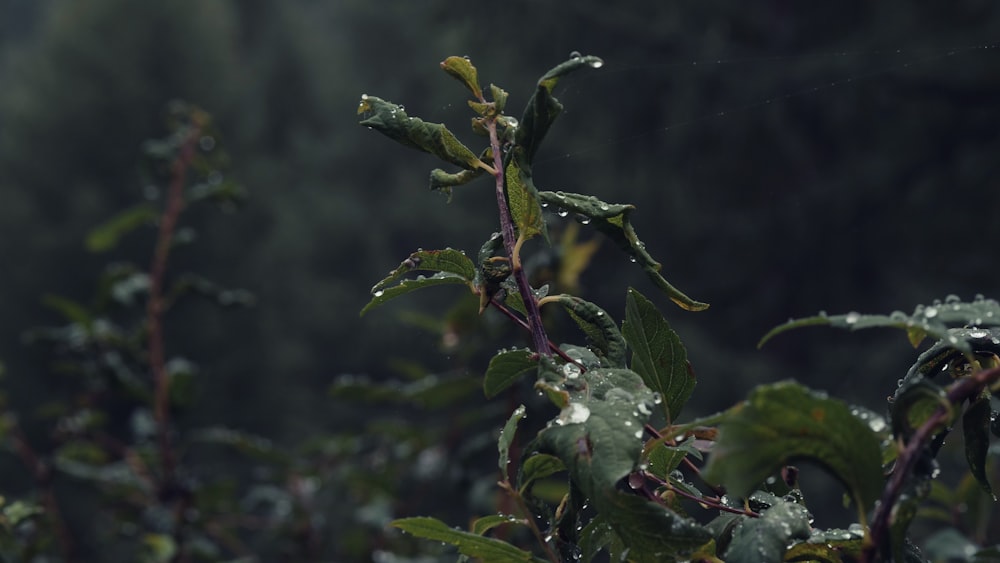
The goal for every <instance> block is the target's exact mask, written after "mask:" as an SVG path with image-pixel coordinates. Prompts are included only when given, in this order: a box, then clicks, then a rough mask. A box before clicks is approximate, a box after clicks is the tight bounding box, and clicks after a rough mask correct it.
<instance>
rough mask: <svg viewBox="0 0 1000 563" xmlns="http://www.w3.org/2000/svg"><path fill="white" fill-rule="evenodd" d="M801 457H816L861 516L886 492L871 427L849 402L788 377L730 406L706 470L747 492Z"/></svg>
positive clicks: (710, 478)
mask: <svg viewBox="0 0 1000 563" xmlns="http://www.w3.org/2000/svg"><path fill="white" fill-rule="evenodd" d="M800 459H807V460H812V461H815V462H817V463H818V464H820V465H821V466H822V467H824V468H826V469H827V470H828V471H830V473H832V474H833V476H834V477H836V478H837V479H838V480H840V481H841V482H842V483H843V484H844V486H845V487H846V488H847V490H848V491H849V492H850V493H851V496H852V497H853V498H854V501H855V503H856V504H857V506H858V511H859V514H860V515H861V518H862V519H863V518H864V514H865V513H866V512H867V510H868V509H870V508H871V507H872V505H873V503H874V502H875V500H876V499H877V498H878V496H879V494H880V492H881V489H882V464H881V454H880V452H879V445H878V442H877V441H876V439H875V437H874V435H873V433H872V431H871V429H870V428H868V426H867V425H866V424H864V423H863V422H861V421H860V420H858V419H857V418H856V417H855V416H854V415H852V414H851V411H850V408H849V407H848V406H847V405H845V404H844V403H842V402H840V401H837V400H835V399H830V398H827V397H826V396H825V395H822V394H817V393H814V392H812V391H809V390H808V389H806V388H805V387H803V386H801V385H799V384H798V383H794V382H788V381H786V382H781V383H776V384H773V385H765V386H761V387H758V388H757V389H755V390H754V391H753V393H752V394H751V395H750V397H749V399H748V400H747V401H746V402H745V403H742V404H740V405H737V406H736V407H733V408H732V409H730V410H729V411H728V414H727V416H726V417H725V419H723V421H722V422H721V424H720V428H719V439H718V441H717V442H716V444H715V448H714V450H713V452H712V454H711V455H710V457H709V462H708V466H707V467H706V469H705V473H704V475H705V478H706V479H707V480H708V481H709V482H719V483H722V484H724V485H725V486H726V487H727V489H728V490H729V492H730V493H731V494H734V495H736V496H746V495H747V494H749V493H750V492H751V491H753V490H754V488H756V487H757V486H758V485H759V484H760V483H761V482H763V481H764V479H766V478H767V476H768V475H770V474H771V473H773V472H774V471H776V470H777V469H779V468H780V467H782V466H784V465H788V464H789V463H791V462H793V461H795V460H800Z"/></svg>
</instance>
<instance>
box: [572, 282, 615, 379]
mask: <svg viewBox="0 0 1000 563" xmlns="http://www.w3.org/2000/svg"><path fill="white" fill-rule="evenodd" d="M559 304H560V305H562V306H563V307H565V308H566V311H567V312H568V313H569V315H570V317H572V318H573V320H574V321H576V324H577V325H579V326H580V328H581V329H582V330H583V332H584V334H586V335H587V343H588V344H589V345H590V346H592V347H593V348H594V350H595V351H596V352H598V353H599V354H600V355H602V356H604V357H605V358H607V359H608V362H609V363H610V364H611V367H616V368H623V367H625V338H624V337H623V336H622V333H621V331H620V330H618V326H617V325H616V324H615V321H614V319H612V318H611V315H609V314H607V313H606V312H605V311H604V309H601V308H600V307H598V306H597V305H595V304H593V303H591V302H590V301H584V300H583V299H580V298H579V297H576V296H574V295H560V296H559Z"/></svg>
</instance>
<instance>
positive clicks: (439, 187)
mask: <svg viewBox="0 0 1000 563" xmlns="http://www.w3.org/2000/svg"><path fill="white" fill-rule="evenodd" d="M484 173H485V170H483V169H482V168H476V169H475V170H461V171H459V172H455V173H449V172H445V171H444V170H441V169H440V168H435V169H434V170H431V181H430V187H431V189H432V190H435V191H439V192H442V193H444V194H445V195H447V196H448V197H449V200H450V198H451V189H452V188H455V187H458V186H464V185H465V184H468V183H469V182H471V181H473V180H475V179H476V178H478V177H480V176H482V175H483V174H484Z"/></svg>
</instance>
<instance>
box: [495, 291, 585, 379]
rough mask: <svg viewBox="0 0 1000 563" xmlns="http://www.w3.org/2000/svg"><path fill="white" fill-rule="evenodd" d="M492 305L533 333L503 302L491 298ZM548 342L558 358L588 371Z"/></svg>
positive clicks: (583, 370) (577, 361)
mask: <svg viewBox="0 0 1000 563" xmlns="http://www.w3.org/2000/svg"><path fill="white" fill-rule="evenodd" d="M490 303H491V304H492V305H493V306H494V307H496V309H497V310H498V311H500V312H501V313H503V314H504V315H506V316H507V318H509V319H511V320H512V321H514V322H516V323H517V324H519V325H521V328H523V329H524V330H527V331H529V332H530V331H531V327H530V326H529V325H528V323H527V322H526V321H525V320H524V319H522V318H521V317H519V316H517V315H515V314H514V311H511V310H510V307H508V306H507V305H505V304H504V303H503V302H502V301H500V300H499V299H497V298H496V297H491V298H490ZM546 342H547V343H548V347H549V350H551V351H552V352H554V353H555V354H556V355H557V356H559V357H560V358H562V359H564V360H566V361H567V362H570V363H574V364H576V365H577V366H579V367H580V372H581V373H583V372H586V371H587V368H586V367H584V365H583V364H581V363H580V361H579V360H574V359H573V358H572V357H570V355H569V354H567V353H566V352H564V351H563V350H562V349H561V348H559V346H556V344H555V342H552V341H551V340H548V339H546Z"/></svg>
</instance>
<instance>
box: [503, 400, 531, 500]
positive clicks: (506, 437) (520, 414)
mask: <svg viewBox="0 0 1000 563" xmlns="http://www.w3.org/2000/svg"><path fill="white" fill-rule="evenodd" d="M524 414H525V409H524V405H521V406H519V407H517V408H516V409H514V412H512V413H510V418H508V419H507V424H505V425H504V427H503V430H501V431H500V439H499V440H498V441H497V449H498V450H499V452H500V473H501V474H502V475H503V478H504V481H507V480H508V479H509V476H508V474H507V465H508V463H509V462H510V457H509V456H510V445H511V444H513V443H514V434H515V433H516V432H517V423H518V422H520V421H521V419H522V418H524Z"/></svg>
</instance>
